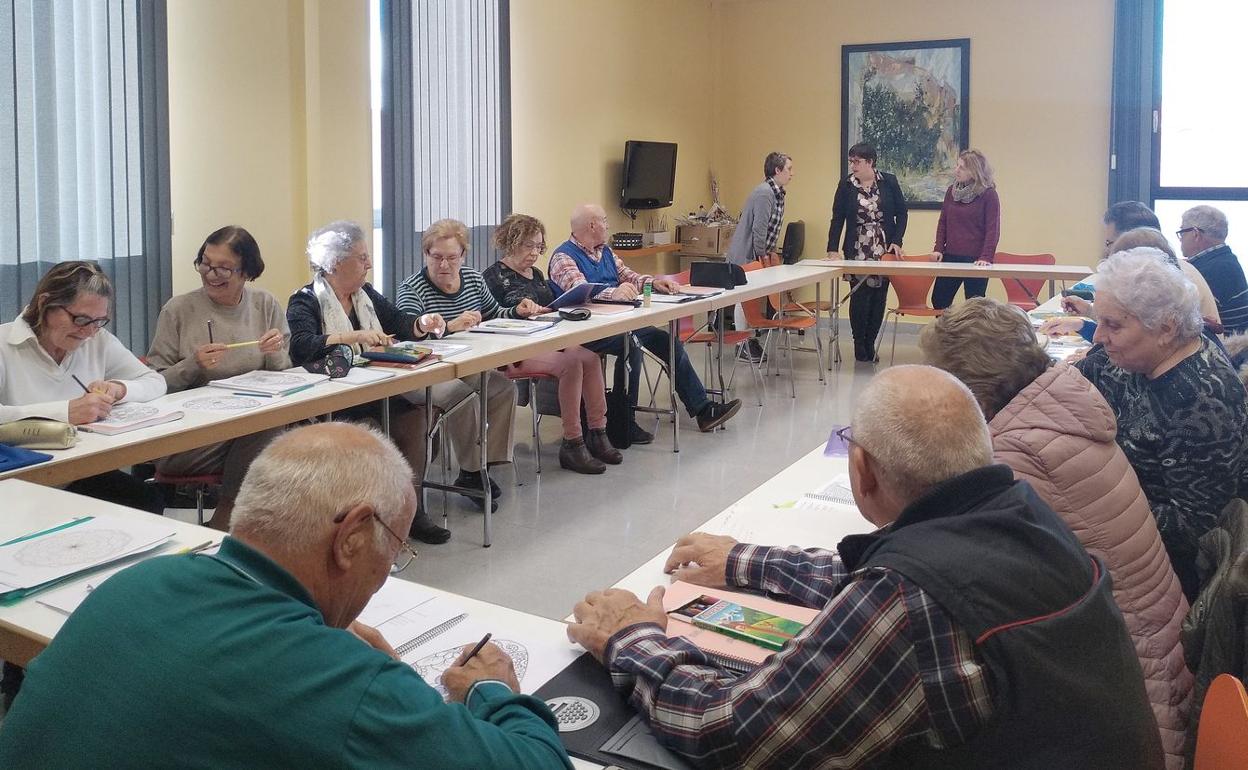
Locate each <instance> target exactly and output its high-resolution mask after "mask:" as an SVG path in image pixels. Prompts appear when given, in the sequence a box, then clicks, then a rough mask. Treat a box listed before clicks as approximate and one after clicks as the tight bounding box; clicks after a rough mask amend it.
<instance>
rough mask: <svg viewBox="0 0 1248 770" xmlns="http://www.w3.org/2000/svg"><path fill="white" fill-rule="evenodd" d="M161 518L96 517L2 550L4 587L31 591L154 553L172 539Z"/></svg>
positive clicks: (0, 579)
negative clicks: (160, 545) (55, 581)
mask: <svg viewBox="0 0 1248 770" xmlns="http://www.w3.org/2000/svg"><path fill="white" fill-rule="evenodd" d="M173 535H174V530H173V528H172V527H170V526H169V525H168V524H165V523H163V522H162V521H160V519H159V517H155V516H153V517H151V520H150V521H149V520H147V519H128V518H113V517H109V516H96V517H94V518H92V519H90V520H89V521H84V522H83V523H81V524H75V525H74V526H72V527H66V528H65V529H61V530H57V531H56V532H51V533H48V534H46V535H39V536H38V537H33V538H31V539H29V540H22V541H20V542H17V543H13V544H12V545H6V546H0V582H3V583H5V584H6V585H9V586H13V587H16V588H31V587H34V586H38V585H42V584H44V583H47V582H49V581H51V580H57V579H60V578H63V577H66V576H68V575H73V574H75V573H78V572H83V571H85V570H88V569H92V568H94V567H98V566H102V565H104V564H108V563H110V562H113V561H117V560H118V559H123V558H127V557H128V556H131V555H134V554H137V553H139V552H140V551H143V550H146V549H149V548H154V547H155V546H157V545H159V544H160V543H163V542H164V541H166V540H168V539H169V538H171V537H173Z"/></svg>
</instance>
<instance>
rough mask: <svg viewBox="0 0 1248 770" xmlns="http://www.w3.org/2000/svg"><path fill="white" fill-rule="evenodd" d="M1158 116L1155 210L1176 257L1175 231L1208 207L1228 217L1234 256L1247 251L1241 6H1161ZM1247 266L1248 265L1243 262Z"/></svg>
mask: <svg viewBox="0 0 1248 770" xmlns="http://www.w3.org/2000/svg"><path fill="white" fill-rule="evenodd" d="M1160 6H1161V23H1160V25H1159V29H1160V31H1161V45H1160V46H1159V47H1158V50H1159V59H1158V61H1157V62H1156V72H1157V73H1159V76H1160V89H1159V93H1160V102H1159V104H1160V109H1159V110H1158V111H1157V113H1156V118H1155V120H1156V135H1155V136H1154V142H1153V174H1152V191H1153V208H1154V210H1155V211H1156V212H1157V217H1158V219H1160V220H1161V225H1162V229H1163V230H1164V231H1165V232H1166V235H1167V236H1168V237H1169V238H1170V239H1171V242H1172V243H1173V244H1174V246H1175V248H1176V250H1177V248H1178V241H1177V238H1175V236H1174V231H1175V230H1177V229H1178V228H1179V219H1180V217H1181V216H1182V214H1183V212H1184V211H1186V210H1187V209H1188V208H1191V207H1192V206H1195V205H1198V204H1201V203H1207V204H1209V205H1212V206H1216V207H1217V208H1219V209H1221V210H1222V211H1223V212H1225V213H1226V215H1227V218H1228V219H1229V220H1230V224H1231V228H1230V230H1231V232H1230V237H1229V238H1228V239H1227V240H1228V243H1230V245H1231V248H1232V250H1234V251H1236V253H1237V254H1239V255H1240V259H1241V260H1243V259H1245V258H1248V253H1245V252H1244V251H1243V250H1238V249H1235V241H1236V238H1237V236H1238V237H1239V238H1240V241H1241V242H1242V243H1244V244H1245V245H1246V248H1248V239H1245V238H1244V237H1242V236H1244V235H1245V234H1248V154H1245V153H1244V151H1243V137H1242V134H1243V126H1244V125H1245V124H1248V92H1245V91H1244V89H1243V88H1242V87H1241V84H1240V75H1239V71H1240V70H1241V69H1242V67H1241V62H1240V58H1241V57H1240V56H1239V46H1240V45H1242V40H1241V39H1240V38H1241V37H1242V35H1241V31H1242V30H1243V29H1244V27H1245V25H1248V4H1245V3H1243V2H1242V0H1164V1H1163V2H1161V3H1160ZM1245 264H1246V265H1248V262H1246V263H1245Z"/></svg>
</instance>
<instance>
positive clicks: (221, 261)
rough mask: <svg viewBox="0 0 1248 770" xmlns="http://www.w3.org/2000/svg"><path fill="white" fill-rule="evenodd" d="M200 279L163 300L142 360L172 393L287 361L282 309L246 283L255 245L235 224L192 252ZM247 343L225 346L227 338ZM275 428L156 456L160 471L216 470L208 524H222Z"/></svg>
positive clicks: (257, 262)
mask: <svg viewBox="0 0 1248 770" xmlns="http://www.w3.org/2000/svg"><path fill="white" fill-rule="evenodd" d="M194 264H195V270H196V272H198V273H199V279H200V282H201V284H202V285H201V286H200V287H199V288H198V289H195V290H193V291H189V292H187V293H185V294H179V295H178V296H176V297H174V298H173V299H171V300H169V301H168V302H167V303H165V306H164V307H163V308H161V311H160V317H159V318H158V319H157V320H156V336H155V337H154V338H153V339H152V345H151V347H150V348H149V349H148V351H147V365H148V366H150V367H152V368H153V369H155V370H156V371H158V372H160V373H161V376H163V377H164V378H165V382H166V383H167V384H168V386H169V392H170V393H177V392H178V391H182V390H189V389H191V388H198V387H200V386H202V385H206V384H208V382H209V380H219V379H224V378H226V377H233V376H235V375H238V374H244V373H246V372H253V371H256V370H257V369H264V370H268V371H281V370H282V369H287V368H289V367H290V356H288V355H287V354H286V346H285V334H286V313H285V311H283V310H282V306H281V303H279V302H278V301H277V298H276V297H274V296H273V295H272V294H270V293H268V292H267V291H264V290H263V289H257V288H255V287H253V286H248V285H247V284H248V283H250V282H251V281H254V280H256V279H257V278H259V277H260V275H261V274H262V273H263V272H264V260H263V259H262V258H261V257H260V246H259V245H258V244H257V243H256V239H255V238H253V237H252V235H251V233H249V232H247V231H246V230H245V229H243V228H241V227H237V226H234V225H229V226H227V227H222V228H221V229H219V230H216V231H215V232H213V233H212V234H210V235H209V236H208V237H207V238H205V239H204V242H203V244H202V245H200V247H199V252H198V253H197V254H196V255H195V263H194ZM240 342H241V343H255V344H245V345H242V346H240V347H229V345H230V344H231V343H240ZM277 433H278V431H276V430H266V431H260V432H258V433H252V434H250V435H247V436H241V437H239V438H236V439H233V440H230V441H225V442H222V443H220V444H211V445H209V446H206V447H201V448H199V449H193V450H191V451H189V452H181V453H179V454H176V455H171V456H169V457H164V458H161V459H160V460H157V461H156V468H157V469H158V470H160V471H161V472H162V473H169V474H176V475H183V476H189V475H197V474H205V473H218V472H220V473H221V491H220V493H219V495H218V498H217V507H216V510H215V511H213V517H212V521H211V522H210V525H211V526H212V527H215V528H216V529H220V530H228V529H229V525H230V512H231V511H233V510H234V498H235V496H236V495H237V494H238V488H239V486H241V485H242V483H243V476H244V475H245V474H246V473H247V468H249V467H250V466H251V461H252V460H254V459H255V457H256V455H258V454H260V450H261V449H263V448H264V446H265V445H266V444H268V443H269V442H270V441H272V440H273V437H274V436H276V435H277Z"/></svg>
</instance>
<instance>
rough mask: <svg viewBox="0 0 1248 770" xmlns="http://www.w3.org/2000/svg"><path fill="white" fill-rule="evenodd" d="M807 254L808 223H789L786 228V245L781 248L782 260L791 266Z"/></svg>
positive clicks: (800, 221)
mask: <svg viewBox="0 0 1248 770" xmlns="http://www.w3.org/2000/svg"><path fill="white" fill-rule="evenodd" d="M805 252H806V223H805V222H803V221H802V220H800V219H799V220H797V221H796V222H790V223H788V224H787V225H786V226H785V228H784V245H783V246H781V247H780V258H781V259H782V260H784V264H786V265H791V264H793V263H794V262H796V261H797V260H799V259H801V258H802V254H804V253H805Z"/></svg>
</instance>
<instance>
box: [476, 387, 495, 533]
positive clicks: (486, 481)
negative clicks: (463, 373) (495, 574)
mask: <svg viewBox="0 0 1248 770" xmlns="http://www.w3.org/2000/svg"><path fill="white" fill-rule="evenodd" d="M489 375H490V373H489V371H484V372H481V391H480V392H479V393H478V394H477V398H478V407H479V408H480V411H481V414H480V417H481V425H480V430H479V432H478V434H477V443H478V445H479V446H480V447H481V489H483V490H484V491H485V495H484V497H483V498H482V499H483V500H484V502H485V547H486V548H489V547H490V540H491V535H492V534H493V529H494V521H493V514H494V495H493V494H492V493H491V492H490V463H489V459H488V458H489V456H490V455H489V452H488V451H487V449H488V446H487V444H488V439H487V438H486V433H487V431H488V429H489V415H488V414H487V413H486V404H487V402H488V400H489V392H488V390H489Z"/></svg>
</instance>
